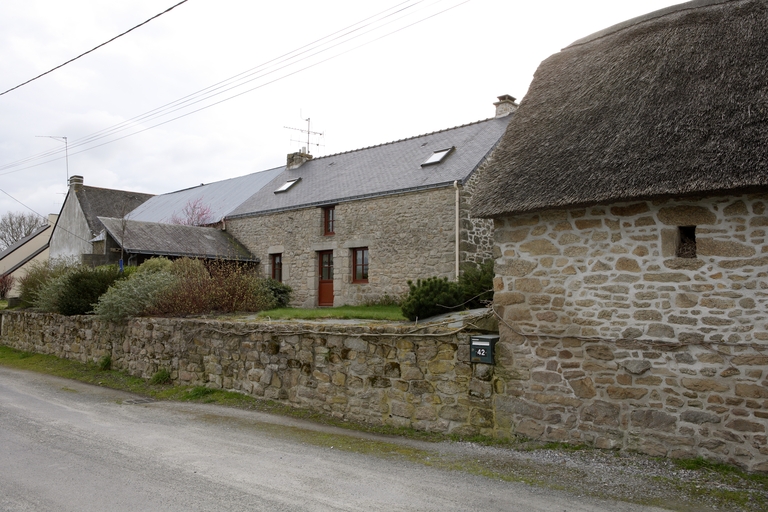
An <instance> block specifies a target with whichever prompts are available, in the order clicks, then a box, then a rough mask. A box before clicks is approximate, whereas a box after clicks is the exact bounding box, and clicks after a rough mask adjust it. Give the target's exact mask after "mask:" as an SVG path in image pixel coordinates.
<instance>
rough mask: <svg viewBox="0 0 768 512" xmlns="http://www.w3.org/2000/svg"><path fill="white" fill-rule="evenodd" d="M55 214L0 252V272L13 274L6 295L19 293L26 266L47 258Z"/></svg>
mask: <svg viewBox="0 0 768 512" xmlns="http://www.w3.org/2000/svg"><path fill="white" fill-rule="evenodd" d="M56 217H57V216H56V215H53V214H52V215H49V216H48V223H47V224H46V225H44V226H40V227H39V228H38V229H36V230H35V231H34V232H33V233H30V234H29V235H28V236H26V237H24V238H22V239H21V240H19V241H17V242H16V243H15V244H13V245H12V246H10V247H8V248H7V249H6V250H4V251H3V252H2V253H0V274H10V275H11V276H13V288H12V289H11V291H10V292H9V293H8V297H17V296H18V295H19V282H20V279H21V278H23V277H24V276H25V275H27V269H28V266H29V265H30V264H31V263H32V262H35V261H47V260H48V242H49V240H50V238H51V233H52V232H53V225H54V224H55V223H56Z"/></svg>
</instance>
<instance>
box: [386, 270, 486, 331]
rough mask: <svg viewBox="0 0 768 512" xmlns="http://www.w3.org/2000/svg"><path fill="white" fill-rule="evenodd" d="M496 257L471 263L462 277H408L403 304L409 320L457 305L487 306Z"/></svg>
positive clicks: (440, 312)
mask: <svg viewBox="0 0 768 512" xmlns="http://www.w3.org/2000/svg"><path fill="white" fill-rule="evenodd" d="M493 277H494V273H493V260H488V261H486V262H485V263H483V264H481V265H474V264H471V263H468V264H466V265H465V266H464V268H463V272H462V274H461V276H459V281H458V282H456V281H449V280H448V278H447V277H443V278H439V277H430V278H428V279H423V280H422V279H419V280H417V281H416V284H413V281H408V288H409V289H410V291H409V292H408V295H407V296H406V298H405V299H404V300H403V302H402V303H401V305H400V309H401V310H402V312H403V316H405V317H406V318H407V319H408V320H416V319H417V318H428V317H430V316H435V315H440V314H443V313H450V312H451V311H455V310H457V309H472V308H481V307H485V306H486V305H487V304H488V303H489V302H490V301H492V300H493Z"/></svg>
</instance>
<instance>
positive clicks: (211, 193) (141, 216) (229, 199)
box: [127, 167, 284, 224]
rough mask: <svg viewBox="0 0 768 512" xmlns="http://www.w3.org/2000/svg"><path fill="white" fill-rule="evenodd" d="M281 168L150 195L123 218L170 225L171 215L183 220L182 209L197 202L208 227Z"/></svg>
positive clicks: (269, 179)
mask: <svg viewBox="0 0 768 512" xmlns="http://www.w3.org/2000/svg"><path fill="white" fill-rule="evenodd" d="M283 169H284V168H283V167H278V168H276V169H269V170H266V171H261V172H255V173H252V174H248V175H246V176H240V177H238V178H231V179H228V180H222V181H217V182H214V183H208V184H206V185H200V186H199V187H192V188H187V189H184V190H178V191H176V192H170V193H168V194H162V195H159V196H154V197H153V198H151V199H150V200H148V201H147V202H145V203H144V204H142V205H141V206H139V207H138V208H136V209H135V210H133V211H132V212H130V213H129V214H128V215H127V218H129V219H131V220H136V221H143V222H163V223H171V222H172V219H173V217H174V215H176V216H177V217H183V214H182V210H183V209H184V207H185V206H187V204H189V203H190V202H191V201H197V200H199V201H200V204H201V205H203V206H206V207H208V208H210V210H211V218H212V220H211V224H214V223H217V222H219V221H221V219H223V218H224V217H225V216H226V215H227V214H229V213H230V212H231V211H232V210H233V209H235V208H236V207H237V206H239V205H240V204H241V203H242V202H243V201H245V200H246V199H248V198H249V197H250V196H252V195H253V194H255V193H256V192H258V191H259V189H260V188H261V187H263V186H264V185H266V184H267V183H269V182H270V181H272V179H273V178H274V177H275V176H277V175H278V174H280V172H282V170H283Z"/></svg>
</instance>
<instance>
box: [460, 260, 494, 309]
mask: <svg viewBox="0 0 768 512" xmlns="http://www.w3.org/2000/svg"><path fill="white" fill-rule="evenodd" d="M493 277H494V273H493V260H488V261H486V262H484V263H482V264H480V265H475V264H472V263H467V264H465V265H464V267H463V268H462V273H461V275H460V276H459V287H460V288H461V295H462V297H463V302H464V306H465V307H466V308H467V309H474V308H482V307H485V306H487V305H488V303H489V302H491V301H493Z"/></svg>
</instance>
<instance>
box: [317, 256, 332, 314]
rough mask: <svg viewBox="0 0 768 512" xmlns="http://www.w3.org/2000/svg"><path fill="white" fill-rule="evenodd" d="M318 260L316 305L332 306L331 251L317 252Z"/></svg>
mask: <svg viewBox="0 0 768 512" xmlns="http://www.w3.org/2000/svg"><path fill="white" fill-rule="evenodd" d="M317 255H318V261H319V262H320V269H319V270H320V283H319V285H318V287H317V305H318V306H333V251H322V252H319V253H317Z"/></svg>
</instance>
